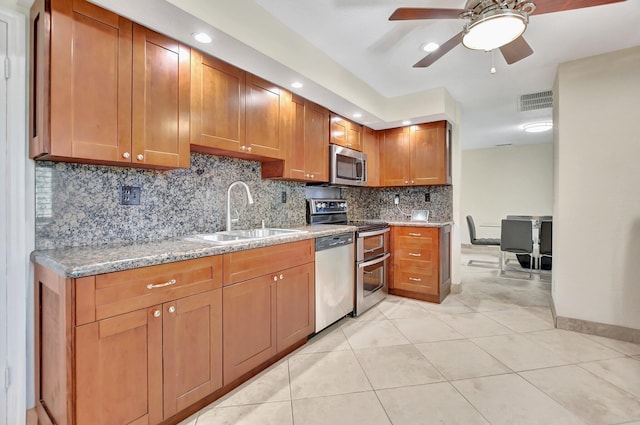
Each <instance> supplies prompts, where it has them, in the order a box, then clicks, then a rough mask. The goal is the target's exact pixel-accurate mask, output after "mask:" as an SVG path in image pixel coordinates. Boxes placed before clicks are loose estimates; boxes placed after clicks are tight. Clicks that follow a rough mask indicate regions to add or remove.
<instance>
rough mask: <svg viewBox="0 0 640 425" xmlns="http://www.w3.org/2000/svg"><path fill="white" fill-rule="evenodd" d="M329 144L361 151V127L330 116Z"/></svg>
mask: <svg viewBox="0 0 640 425" xmlns="http://www.w3.org/2000/svg"><path fill="white" fill-rule="evenodd" d="M331 143H333V144H335V145H340V146H344V147H345V148H350V149H355V150H357V151H362V126H361V125H360V124H356V123H354V122H351V121H349V120H347V119H345V118H343V117H341V116H339V115H335V114H331Z"/></svg>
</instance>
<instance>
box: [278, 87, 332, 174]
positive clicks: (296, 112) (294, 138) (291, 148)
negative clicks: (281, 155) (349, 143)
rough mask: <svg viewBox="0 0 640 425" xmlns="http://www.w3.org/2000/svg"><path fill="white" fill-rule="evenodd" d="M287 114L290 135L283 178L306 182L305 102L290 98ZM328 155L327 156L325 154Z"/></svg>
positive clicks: (297, 97)
mask: <svg viewBox="0 0 640 425" xmlns="http://www.w3.org/2000/svg"><path fill="white" fill-rule="evenodd" d="M289 106H290V110H289V114H291V121H290V126H291V128H290V130H289V131H290V135H289V139H288V143H287V149H286V151H287V154H286V158H285V167H286V168H287V170H286V172H285V177H289V178H292V179H296V180H306V174H307V173H305V162H306V158H307V149H306V148H307V146H306V145H307V143H306V140H305V136H306V129H305V127H306V125H305V100H304V99H303V98H301V97H300V96H297V95H292V96H291V103H290V105H289ZM327 155H328V154H327Z"/></svg>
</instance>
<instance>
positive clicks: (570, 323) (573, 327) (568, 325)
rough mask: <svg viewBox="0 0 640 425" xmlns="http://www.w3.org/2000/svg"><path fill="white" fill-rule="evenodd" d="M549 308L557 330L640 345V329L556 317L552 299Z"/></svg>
mask: <svg viewBox="0 0 640 425" xmlns="http://www.w3.org/2000/svg"><path fill="white" fill-rule="evenodd" d="M549 307H550V308H551V314H552V315H553V325H554V326H555V327H556V328H558V329H563V330H565V331H572V332H579V333H583V334H587V335H596V336H603V337H605V338H611V339H617V340H620V341H627V342H635V343H636V344H638V343H640V329H634V328H627V327H624V326H617V325H608V324H606V323H599V322H591V321H589V320H582V319H574V318H572V317H563V316H558V314H557V313H556V306H555V303H554V302H553V298H552V299H551V302H550V303H549Z"/></svg>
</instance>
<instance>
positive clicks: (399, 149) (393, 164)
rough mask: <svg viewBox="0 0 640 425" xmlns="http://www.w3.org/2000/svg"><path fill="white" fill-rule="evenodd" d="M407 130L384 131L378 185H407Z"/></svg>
mask: <svg viewBox="0 0 640 425" xmlns="http://www.w3.org/2000/svg"><path fill="white" fill-rule="evenodd" d="M407 130H408V129H405V128H393V129H390V130H385V131H384V138H383V139H382V141H381V144H380V183H381V185H382V186H404V185H407V184H409V183H410V182H409V161H410V159H411V158H410V157H409V155H410V150H409V135H408V131H407Z"/></svg>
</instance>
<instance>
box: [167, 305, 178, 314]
mask: <svg viewBox="0 0 640 425" xmlns="http://www.w3.org/2000/svg"><path fill="white" fill-rule="evenodd" d="M168 311H169V313H175V312H176V306H174V305H172V306H171V307H169V308H168Z"/></svg>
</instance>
